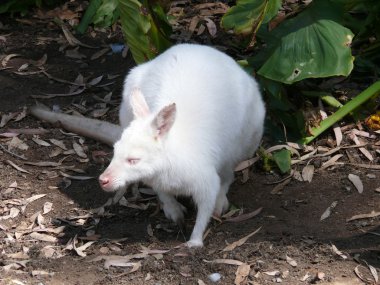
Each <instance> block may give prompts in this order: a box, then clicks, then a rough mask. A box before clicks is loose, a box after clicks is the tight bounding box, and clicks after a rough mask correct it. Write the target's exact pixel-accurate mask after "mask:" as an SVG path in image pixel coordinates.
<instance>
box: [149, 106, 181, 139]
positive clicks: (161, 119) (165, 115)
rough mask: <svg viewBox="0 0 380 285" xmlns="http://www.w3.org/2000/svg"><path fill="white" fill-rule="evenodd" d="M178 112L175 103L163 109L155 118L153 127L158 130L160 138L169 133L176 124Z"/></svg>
mask: <svg viewBox="0 0 380 285" xmlns="http://www.w3.org/2000/svg"><path fill="white" fill-rule="evenodd" d="M176 111H177V108H176V105H175V103H173V104H170V105H168V106H166V107H164V108H162V109H161V111H160V112H159V113H158V114H157V116H156V117H155V118H154V120H153V122H152V127H153V128H154V129H156V130H157V135H158V137H162V136H164V135H166V134H167V133H168V132H169V130H170V129H171V127H172V126H173V124H174V121H175V115H176Z"/></svg>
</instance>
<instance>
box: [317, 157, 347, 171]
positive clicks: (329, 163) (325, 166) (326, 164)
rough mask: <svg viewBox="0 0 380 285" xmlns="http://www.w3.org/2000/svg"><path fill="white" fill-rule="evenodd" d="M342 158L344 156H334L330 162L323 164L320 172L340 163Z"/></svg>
mask: <svg viewBox="0 0 380 285" xmlns="http://www.w3.org/2000/svg"><path fill="white" fill-rule="evenodd" d="M342 156H343V154H337V155H334V156H333V157H332V158H330V159H329V160H328V161H326V162H324V163H322V167H321V168H320V170H323V169H326V168H327V167H330V166H332V165H335V163H336V162H337V161H338V159H339V158H341V157H342Z"/></svg>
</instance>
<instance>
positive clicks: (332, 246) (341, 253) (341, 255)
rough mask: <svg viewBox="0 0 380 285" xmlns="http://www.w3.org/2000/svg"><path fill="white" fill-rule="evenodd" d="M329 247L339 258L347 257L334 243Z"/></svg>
mask: <svg viewBox="0 0 380 285" xmlns="http://www.w3.org/2000/svg"><path fill="white" fill-rule="evenodd" d="M331 249H332V250H333V252H334V253H335V254H337V255H339V256H340V257H341V258H343V259H347V255H345V254H343V252H341V251H340V250H339V249H338V248H337V247H336V246H335V245H331Z"/></svg>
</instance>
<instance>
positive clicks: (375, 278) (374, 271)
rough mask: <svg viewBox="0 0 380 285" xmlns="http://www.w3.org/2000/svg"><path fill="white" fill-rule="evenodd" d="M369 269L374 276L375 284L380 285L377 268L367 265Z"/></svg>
mask: <svg viewBox="0 0 380 285" xmlns="http://www.w3.org/2000/svg"><path fill="white" fill-rule="evenodd" d="M367 266H368V268H369V271H371V274H372V276H373V279H374V280H375V284H379V283H378V282H379V275H378V274H377V270H376V268H375V267H373V266H372V265H370V264H367Z"/></svg>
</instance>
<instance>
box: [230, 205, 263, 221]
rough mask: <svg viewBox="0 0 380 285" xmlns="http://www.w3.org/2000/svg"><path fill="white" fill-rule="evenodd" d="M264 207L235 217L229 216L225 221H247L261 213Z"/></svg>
mask: <svg viewBox="0 0 380 285" xmlns="http://www.w3.org/2000/svg"><path fill="white" fill-rule="evenodd" d="M262 209H263V207H260V208H258V209H257V210H255V211H253V212H250V213H246V214H242V215H239V216H237V217H233V218H228V219H226V220H225V221H226V222H242V221H246V220H248V219H251V218H253V217H255V216H257V215H258V214H260V213H261V211H262ZM223 217H225V216H223Z"/></svg>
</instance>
